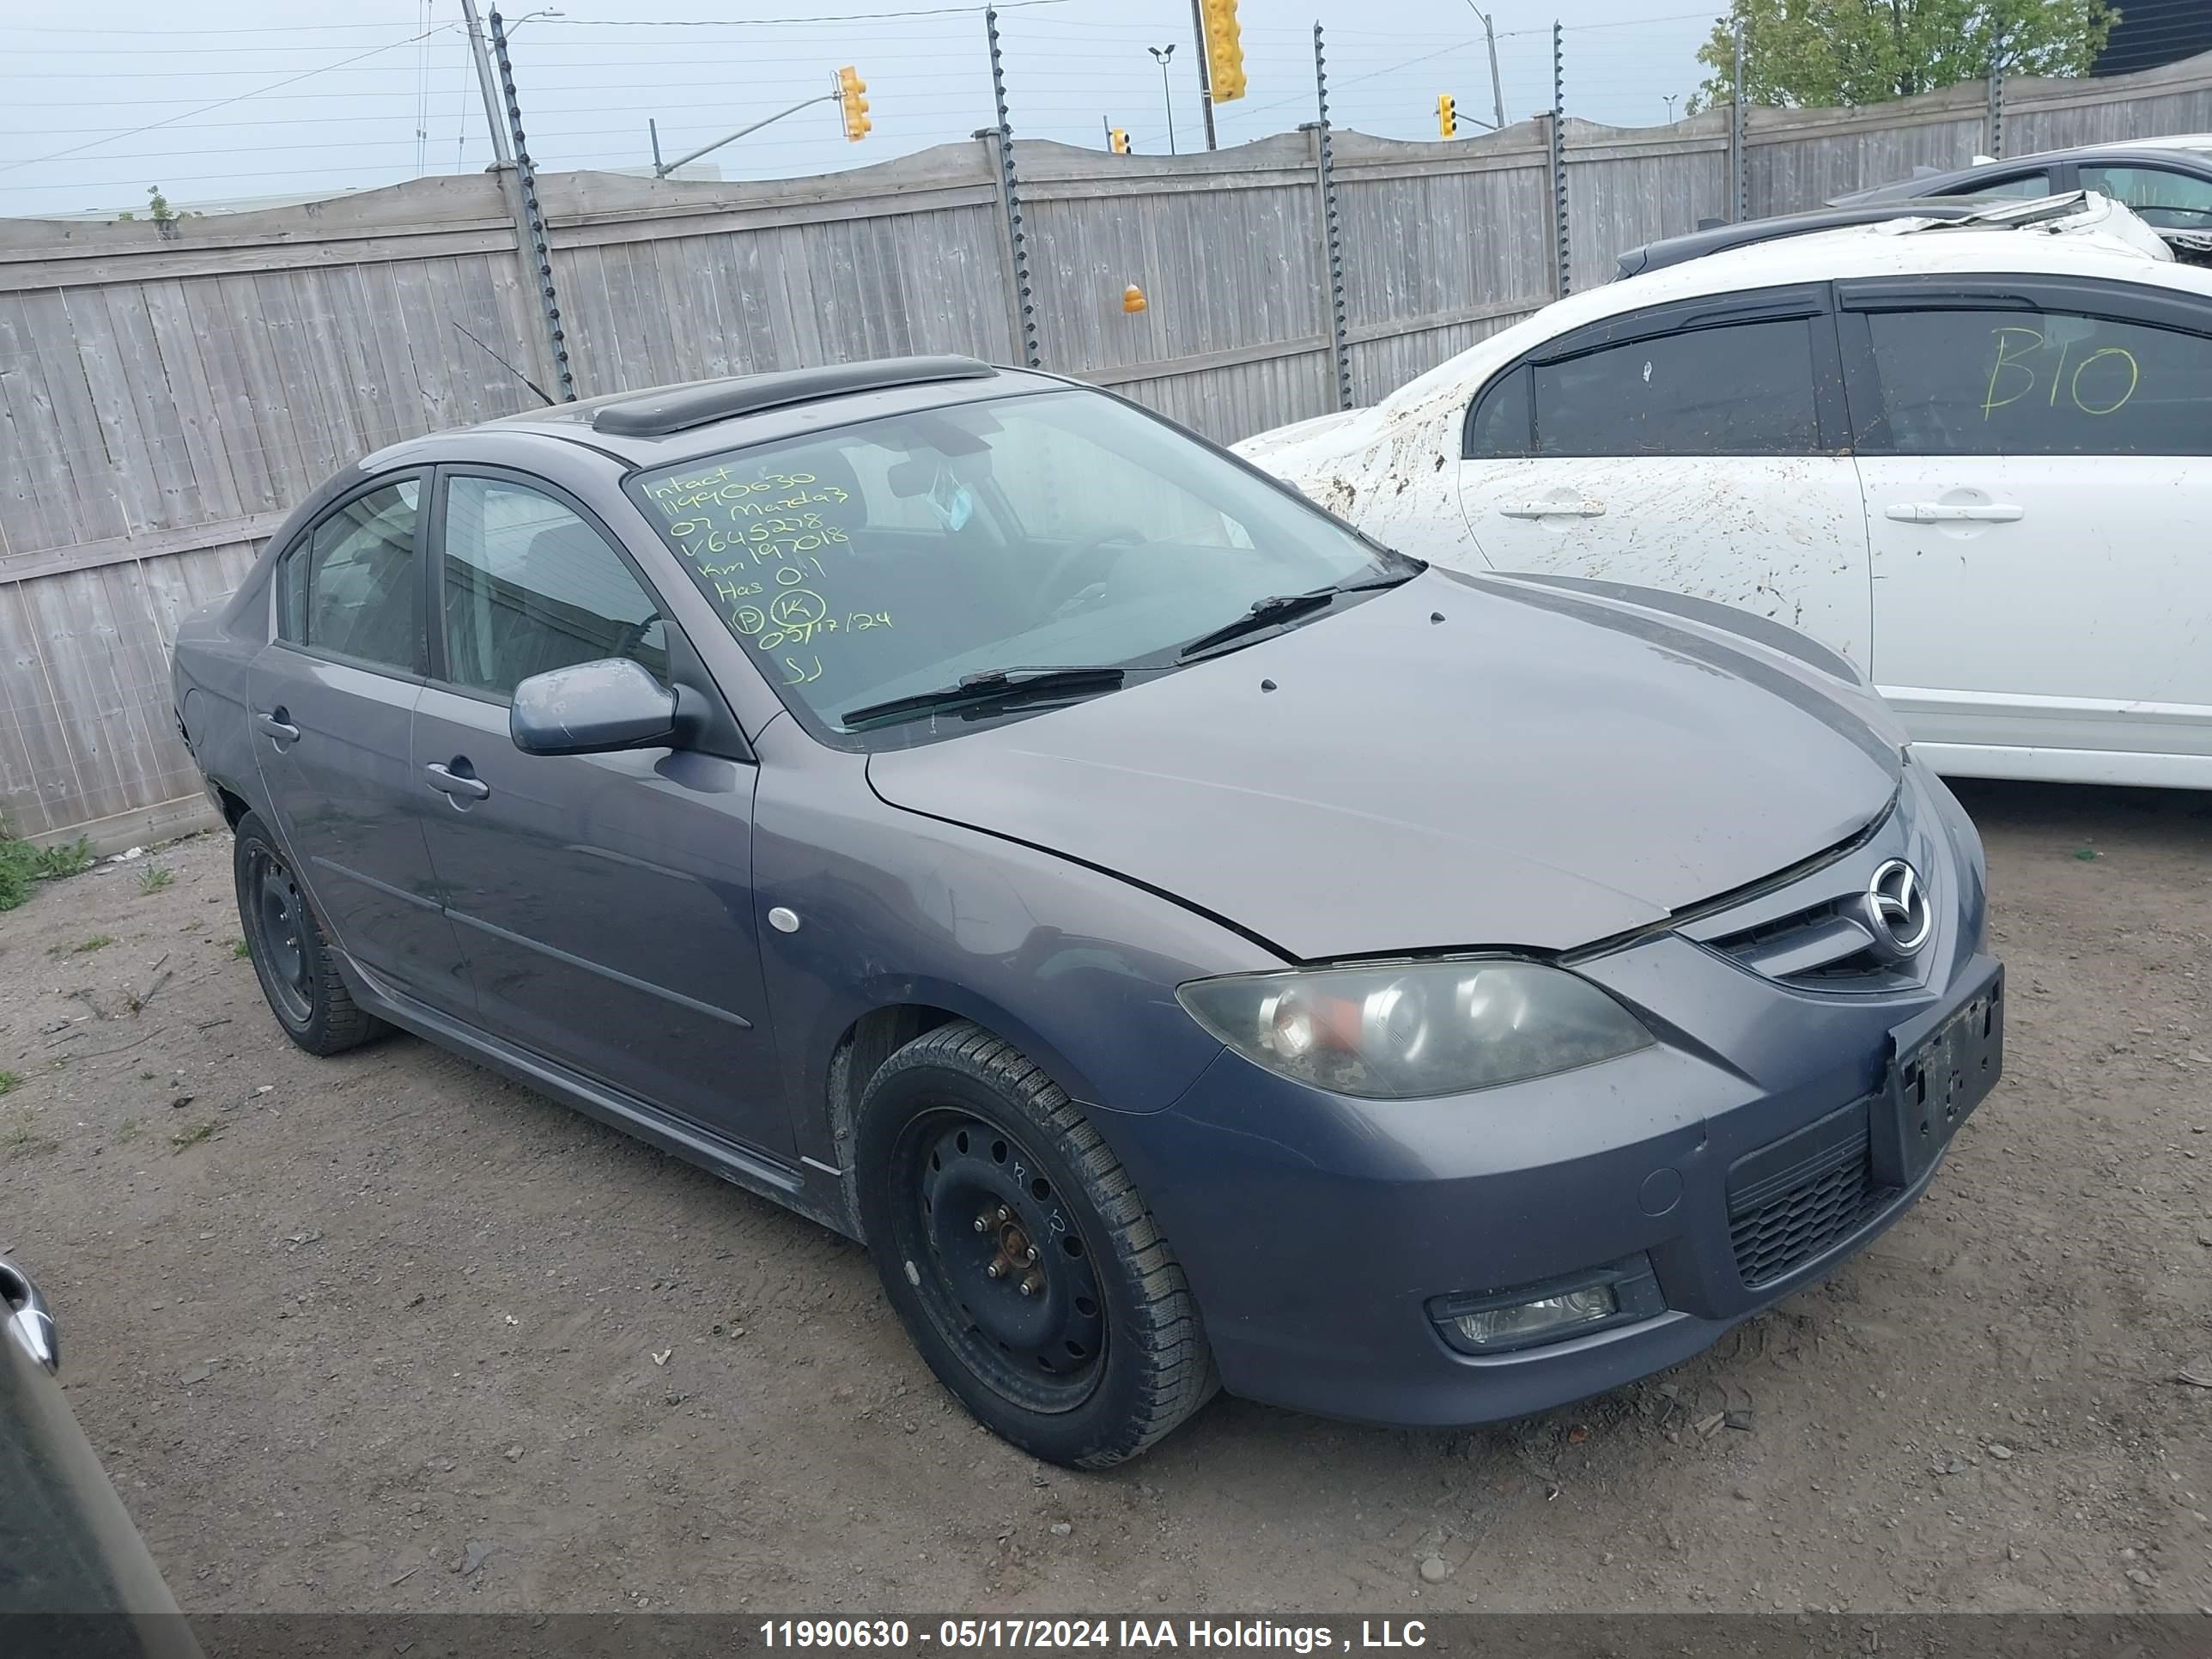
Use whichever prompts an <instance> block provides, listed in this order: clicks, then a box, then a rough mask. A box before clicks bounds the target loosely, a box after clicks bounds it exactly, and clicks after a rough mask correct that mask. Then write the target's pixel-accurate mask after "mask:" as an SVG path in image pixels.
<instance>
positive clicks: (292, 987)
mask: <svg viewBox="0 0 2212 1659" xmlns="http://www.w3.org/2000/svg"><path fill="white" fill-rule="evenodd" d="M246 889H247V891H248V892H249V893H250V894H251V895H252V918H253V960H254V963H255V965H256V966H257V967H258V968H259V969H261V977H262V981H263V983H264V984H266V985H267V986H268V987H269V988H270V992H271V994H274V995H275V997H276V1000H277V1001H278V1002H279V1003H280V1004H282V1005H283V1006H282V1008H281V1010H280V1012H283V1014H284V1015H285V1016H286V1017H287V1018H289V1019H291V1020H292V1021H293V1023H294V1024H301V1025H304V1024H307V1021H308V1020H309V1019H311V1018H313V1017H314V1012H315V1001H314V997H313V994H312V991H311V988H310V987H311V978H310V974H309V968H308V947H307V901H306V899H305V898H303V897H302V896H301V893H300V884H298V883H297V882H295V881H294V880H293V879H292V872H290V871H289V870H288V869H286V868H285V867H284V866H283V864H282V863H281V862H280V861H279V860H276V858H274V857H272V856H270V854H268V853H266V852H261V851H257V852H255V854H254V855H253V860H252V864H251V866H249V867H248V871H247V881H246Z"/></svg>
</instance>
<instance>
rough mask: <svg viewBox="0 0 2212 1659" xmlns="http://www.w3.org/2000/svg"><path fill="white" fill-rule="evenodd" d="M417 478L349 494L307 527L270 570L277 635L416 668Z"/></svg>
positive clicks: (318, 647) (339, 652)
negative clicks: (350, 497)
mask: <svg viewBox="0 0 2212 1659" xmlns="http://www.w3.org/2000/svg"><path fill="white" fill-rule="evenodd" d="M421 503H422V482H421V480H419V479H416V478H403V479H402V480H400V481H399V482H398V483H393V484H387V485H386V486H385V487H384V488H383V489H372V490H370V491H369V492H368V494H367V495H356V496H355V497H354V498H353V500H351V501H348V502H347V503H346V504H345V505H344V506H343V507H339V508H338V509H337V511H336V512H334V513H331V515H330V516H329V517H328V518H325V519H324V520H322V521H321V522H320V523H319V524H318V525H316V526H315V527H314V529H313V530H312V531H310V532H308V534H307V538H305V539H304V540H302V541H301V543H300V544H299V545H298V546H296V547H295V548H294V549H293V550H292V551H291V552H290V553H289V554H288V555H286V556H285V559H284V562H283V564H281V565H280V566H278V567H277V571H276V633H277V637H278V638H280V639H283V640H285V641H289V642H290V643H292V644H294V645H306V646H312V647H314V648H315V649H316V650H318V651H327V652H330V653H332V654H333V655H335V656H340V657H350V658H353V659H356V661H360V662H367V663H374V664H377V665H380V666H381V667H386V668H397V669H400V670H402V671H405V672H407V673H410V674H411V673H413V672H414V671H416V665H417V659H418V658H419V656H420V654H421V652H420V647H421V644H422V601H421V593H422V587H421V576H420V574H419V571H418V569H417V567H416V560H415V531H416V521H417V520H418V519H419V518H420V516H421Z"/></svg>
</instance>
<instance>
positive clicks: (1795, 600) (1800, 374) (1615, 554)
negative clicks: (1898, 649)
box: [1459, 287, 1871, 665]
mask: <svg viewBox="0 0 2212 1659" xmlns="http://www.w3.org/2000/svg"><path fill="white" fill-rule="evenodd" d="M1459 495H1460V501H1461V505H1462V509H1463V510H1464V511H1465V513H1466V514H1467V520H1468V528H1469V530H1470V531H1471V532H1473V534H1474V538H1475V541H1476V543H1477V544H1478V545H1479V546H1480V550H1481V551H1482V555H1483V556H1484V557H1485V558H1486V560H1487V561H1488V562H1490V564H1491V566H1492V568H1495V569H1498V570H1505V571H1512V570H1532V571H1544V572H1555V573H1559V574H1568V575H1576V576H1589V577H1597V578H1601V579H1604V580H1612V581H1622V582H1634V583H1639V584H1642V585H1644V586H1651V587H1657V588H1662V589H1665V590H1667V591H1668V592H1677V593H1688V594H1692V595H1695V596H1696V597H1698V598H1700V599H1713V600H1717V601H1718V602H1719V603H1721V604H1723V605H1734V606H1736V607H1738V608H1739V609H1741V610H1746V611H1753V612H1756V613H1757V614H1758V615H1759V616H1762V617H1773V618H1775V619H1777V620H1778V621H1780V622H1783V623H1788V624H1789V625H1790V626H1791V627H1794V628H1799V629H1803V630H1804V631H1805V632H1807V633H1808V634H1810V635H1813V636H1814V638H1815V639H1818V640H1820V641H1821V642H1822V643H1824V644H1826V645H1828V646H1831V647H1834V648H1835V649H1837V650H1838V651H1841V652H1843V653H1844V654H1845V655H1847V656H1849V657H1850V658H1851V659H1853V660H1854V661H1856V662H1858V663H1860V664H1862V665H1863V664H1864V663H1865V662H1866V660H1867V632H1868V626H1869V611H1870V605H1871V601H1870V599H1869V592H1868V575H1867V546H1866V528H1865V523H1864V520H1863V517H1862V513H1861V508H1860V502H1859V485H1858V475H1857V472H1856V471H1855V470H1854V469H1853V467H1852V465H1851V460H1850V454H1849V453H1848V427H1847V422H1846V420H1845V417H1844V404H1843V392H1842V382H1841V378H1840V373H1839V370H1838V366H1837V362H1836V343H1835V331H1834V327H1833V324H1832V319H1831V318H1830V315H1829V312H1828V299H1827V290H1826V288H1825V287H1816V288H1802V289H1767V290H1763V291H1760V292H1758V293H1752V294H1741V295H1718V296H1715V297H1711V298H1706V299H1701V300H1698V301H1690V302H1686V303H1680V304H1675V305H1669V306H1663V307H1652V308H1651V309H1650V310H1648V311H1644V312H1638V313H1630V314H1628V315H1626V316H1623V317H1617V318H1613V319H1608V320H1607V321H1606V322H1604V323H1602V324H1598V325H1593V326H1591V327H1589V328H1584V329H1580V330H1577V331H1575V332H1573V333H1571V334H1567V335H1563V336H1561V337H1559V338H1558V339H1556V340H1553V341H1552V342H1550V343H1548V344H1547V345H1545V346H1543V347H1541V348H1539V349H1536V350H1534V351H1532V352H1530V353H1529V354H1528V356H1526V357H1525V358H1524V359H1523V360H1522V362H1520V363H1518V364H1516V365H1515V366H1513V367H1512V368H1510V369H1509V370H1507V371H1506V372H1505V373H1504V374H1501V375H1499V376H1498V377H1495V378H1493V379H1492V380H1491V381H1490V382H1489V384H1488V385H1487V386H1486V387H1485V388H1484V390H1483V392H1482V393H1481V394H1480V396H1479V397H1478V398H1476V400H1475V402H1474V405H1473V406H1472V407H1471V409H1470V410H1469V411H1468V422H1467V426H1466V430H1465V438H1464V446H1463V459H1462V461H1461V463H1460V470H1459Z"/></svg>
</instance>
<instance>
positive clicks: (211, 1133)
mask: <svg viewBox="0 0 2212 1659" xmlns="http://www.w3.org/2000/svg"><path fill="white" fill-rule="evenodd" d="M221 1132H222V1124H220V1123H218V1122H216V1121H215V1120H213V1119H212V1118H210V1120H209V1121H207V1122H205V1123H195V1124H194V1125H193V1126H192V1127H191V1128H189V1129H179V1130H178V1131H177V1133H174V1134H173V1135H171V1136H170V1137H169V1146H170V1147H171V1149H172V1150H173V1151H175V1152H184V1151H185V1150H186V1149H188V1148H190V1147H193V1146H198V1145H199V1144H200V1143H201V1142H202V1141H204V1140H212V1139H214V1138H215V1137H216V1135H217V1134H218V1133H221Z"/></svg>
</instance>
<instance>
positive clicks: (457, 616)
mask: <svg viewBox="0 0 2212 1659" xmlns="http://www.w3.org/2000/svg"><path fill="white" fill-rule="evenodd" d="M446 491H447V493H446V533H445V551H446V558H445V569H446V578H445V595H444V599H443V601H442V603H441V611H442V613H443V616H444V619H445V639H446V678H447V679H449V680H451V681H452V682H453V684H456V685H465V686H469V687H471V688H473V689H474V690H479V691H489V692H492V693H494V694H495V695H496V696H510V695H512V694H513V690H514V688H515V687H516V686H517V685H518V684H520V683H521V682H523V681H524V680H526V679H528V678H530V677H531V676H532V674H543V673H546V672H548V671H550V670H552V669H556V668H566V667H568V666H570V665H572V664H575V663H580V662H593V661H597V660H599V659H601V658H605V657H627V658H629V659H630V660H631V661H633V662H635V663H639V664H641V665H643V666H644V667H645V668H647V670H649V671H651V672H652V673H653V676H654V677H655V678H658V679H659V680H661V681H663V682H665V681H666V680H667V678H668V645H667V634H666V625H665V623H663V622H662V621H661V620H660V613H659V608H658V607H657V606H656V605H654V603H653V597H652V596H651V595H650V594H649V593H647V592H646V590H645V588H644V586H643V585H642V584H641V583H640V582H639V580H638V579H637V578H636V577H635V575H633V574H631V573H630V568H629V566H628V565H626V564H624V563H623V561H622V557H621V556H620V555H618V554H617V552H616V551H615V550H614V549H613V548H611V547H610V546H608V545H607V543H606V540H605V538H603V537H602V536H601V535H600V534H599V532H598V531H596V530H594V529H592V526H589V525H588V524H586V523H585V522H584V521H583V520H581V519H580V518H578V517H577V516H576V515H575V514H574V513H572V512H570V511H569V510H568V508H567V507H563V506H562V505H561V503H560V502H558V501H555V500H554V499H553V498H552V497H551V496H550V495H545V494H544V493H543V492H542V491H539V490H536V489H530V488H528V487H527V486H526V485H523V484H519V483H513V482H511V481H510V480H507V479H505V478H472V477H458V478H455V479H453V481H452V482H451V483H448V484H447V487H446Z"/></svg>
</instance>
